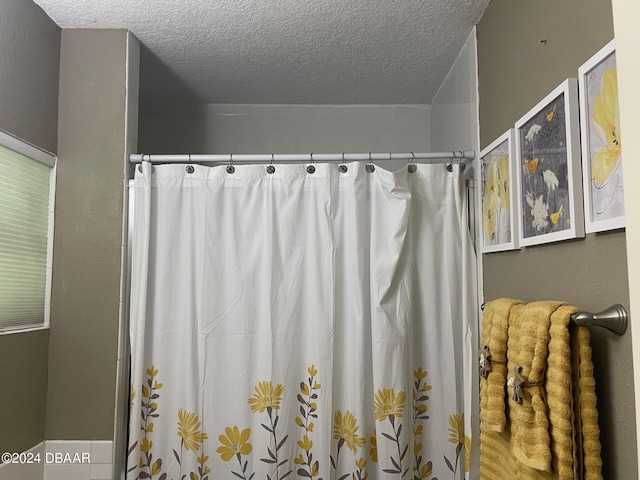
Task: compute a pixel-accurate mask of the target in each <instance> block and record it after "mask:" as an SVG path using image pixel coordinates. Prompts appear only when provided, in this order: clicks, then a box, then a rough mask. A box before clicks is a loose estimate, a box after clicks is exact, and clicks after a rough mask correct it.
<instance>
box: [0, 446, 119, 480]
mask: <svg viewBox="0 0 640 480" xmlns="http://www.w3.org/2000/svg"><path fill="white" fill-rule="evenodd" d="M24 453H25V455H21V456H20V458H18V459H17V460H18V461H17V462H16V463H3V464H2V465H0V480H111V479H112V478H113V442H112V441H111V440H78V441H69V440H46V441H44V442H40V443H39V444H37V445H35V446H34V447H33V448H31V449H29V450H28V451H26V452H24ZM25 461H27V462H29V463H26V462H25ZM20 462H22V463H20Z"/></svg>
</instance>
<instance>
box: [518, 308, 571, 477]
mask: <svg viewBox="0 0 640 480" xmlns="http://www.w3.org/2000/svg"><path fill="white" fill-rule="evenodd" d="M561 305H562V303H561V302H534V303H529V304H527V305H518V306H515V307H514V308H513V309H512V310H511V317H510V319H509V332H508V334H509V340H508V342H507V345H508V352H507V368H508V370H509V373H508V374H509V376H510V377H511V376H513V375H514V371H515V369H521V371H520V373H521V375H522V376H523V377H524V378H525V379H526V382H527V383H525V385H524V395H523V398H522V401H521V403H520V404H518V403H516V402H515V401H514V399H513V398H512V395H510V396H509V417H510V418H509V420H510V422H511V448H512V452H513V455H514V456H515V457H516V459H517V460H519V461H520V463H522V464H523V465H526V466H528V467H531V468H534V469H536V470H542V471H550V470H551V438H550V436H549V435H550V429H549V417H547V402H546V399H545V396H546V394H545V385H544V380H545V371H546V370H547V356H548V353H549V350H548V347H549V343H550V340H549V337H550V334H551V332H550V327H551V324H552V315H555V312H556V311H557V310H558V309H559V308H560V306H561ZM566 317H567V318H568V316H566ZM568 340H569V338H568V334H567V337H566V344H567V349H566V350H567V353H569V351H570V350H569V342H568ZM554 358H555V356H554ZM549 360H550V361H551V358H550V359H549ZM567 360H568V361H567V364H566V368H562V365H558V367H559V368H554V367H555V365H553V366H552V365H551V364H550V365H549V372H548V374H547V379H549V378H550V377H549V376H550V375H551V376H552V377H553V384H552V385H551V388H552V389H553V391H554V393H555V392H556V391H557V392H559V393H560V394H564V393H566V395H568V397H567V398H566V399H565V398H564V397H563V402H562V404H563V406H564V407H565V408H567V409H570V408H571V363H570V357H567ZM557 372H562V373H564V372H567V373H568V379H567V378H564V377H563V378H560V377H559V376H558V375H556V373H557ZM557 382H560V384H557ZM527 385H528V386H527ZM549 393H550V394H551V392H549ZM554 401H555V397H554ZM568 413H570V410H569V412H568ZM564 414H565V416H566V414H567V412H564ZM569 418H571V417H570V415H569ZM569 427H571V423H569ZM569 433H571V428H569Z"/></svg>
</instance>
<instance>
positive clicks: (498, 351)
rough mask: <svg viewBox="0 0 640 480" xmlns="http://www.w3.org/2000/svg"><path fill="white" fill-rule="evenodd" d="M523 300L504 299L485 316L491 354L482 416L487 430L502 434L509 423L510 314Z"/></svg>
mask: <svg viewBox="0 0 640 480" xmlns="http://www.w3.org/2000/svg"><path fill="white" fill-rule="evenodd" d="M522 303H523V302H522V300H514V299H511V298H500V299H497V300H494V301H492V302H487V303H486V304H485V306H484V310H483V313H482V346H483V347H484V346H486V347H487V348H488V350H489V353H490V354H491V358H490V364H491V369H490V371H489V373H488V375H487V378H484V377H481V378H480V412H481V414H482V417H481V418H480V421H481V422H482V425H483V428H484V429H485V430H490V431H494V432H501V431H503V430H504V426H505V424H506V423H507V417H506V414H505V388H506V381H507V329H508V328H509V314H510V312H511V308H512V307H513V306H514V305H519V304H522Z"/></svg>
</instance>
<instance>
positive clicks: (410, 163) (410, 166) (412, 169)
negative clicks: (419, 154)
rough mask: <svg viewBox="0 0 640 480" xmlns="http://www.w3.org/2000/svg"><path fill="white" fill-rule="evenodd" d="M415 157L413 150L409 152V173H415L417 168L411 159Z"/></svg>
mask: <svg viewBox="0 0 640 480" xmlns="http://www.w3.org/2000/svg"><path fill="white" fill-rule="evenodd" d="M415 159H416V156H415V154H414V153H413V152H411V158H410V159H409V166H408V167H407V171H408V172H409V173H416V170H418V166H417V165H416V164H415V163H413V161H414V160H415Z"/></svg>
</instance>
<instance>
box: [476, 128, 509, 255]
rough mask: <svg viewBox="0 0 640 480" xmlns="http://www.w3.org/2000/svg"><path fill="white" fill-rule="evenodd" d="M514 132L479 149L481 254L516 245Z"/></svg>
mask: <svg viewBox="0 0 640 480" xmlns="http://www.w3.org/2000/svg"><path fill="white" fill-rule="evenodd" d="M514 135H515V130H514V129H513V128H512V129H510V130H508V131H507V132H505V133H503V134H502V135H500V136H499V137H498V138H497V139H496V140H495V141H493V142H492V143H491V144H490V145H489V146H487V147H486V148H485V149H484V150H482V151H481V152H480V178H481V181H480V195H481V199H480V205H481V208H482V224H481V225H480V229H481V231H482V252H483V253H489V252H500V251H503V250H514V249H516V248H518V229H517V228H516V214H515V212H516V210H517V209H516V201H515V200H516V197H515V192H516V189H515V185H516V177H515V169H514V168H513V162H514V161H515V140H514Z"/></svg>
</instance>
